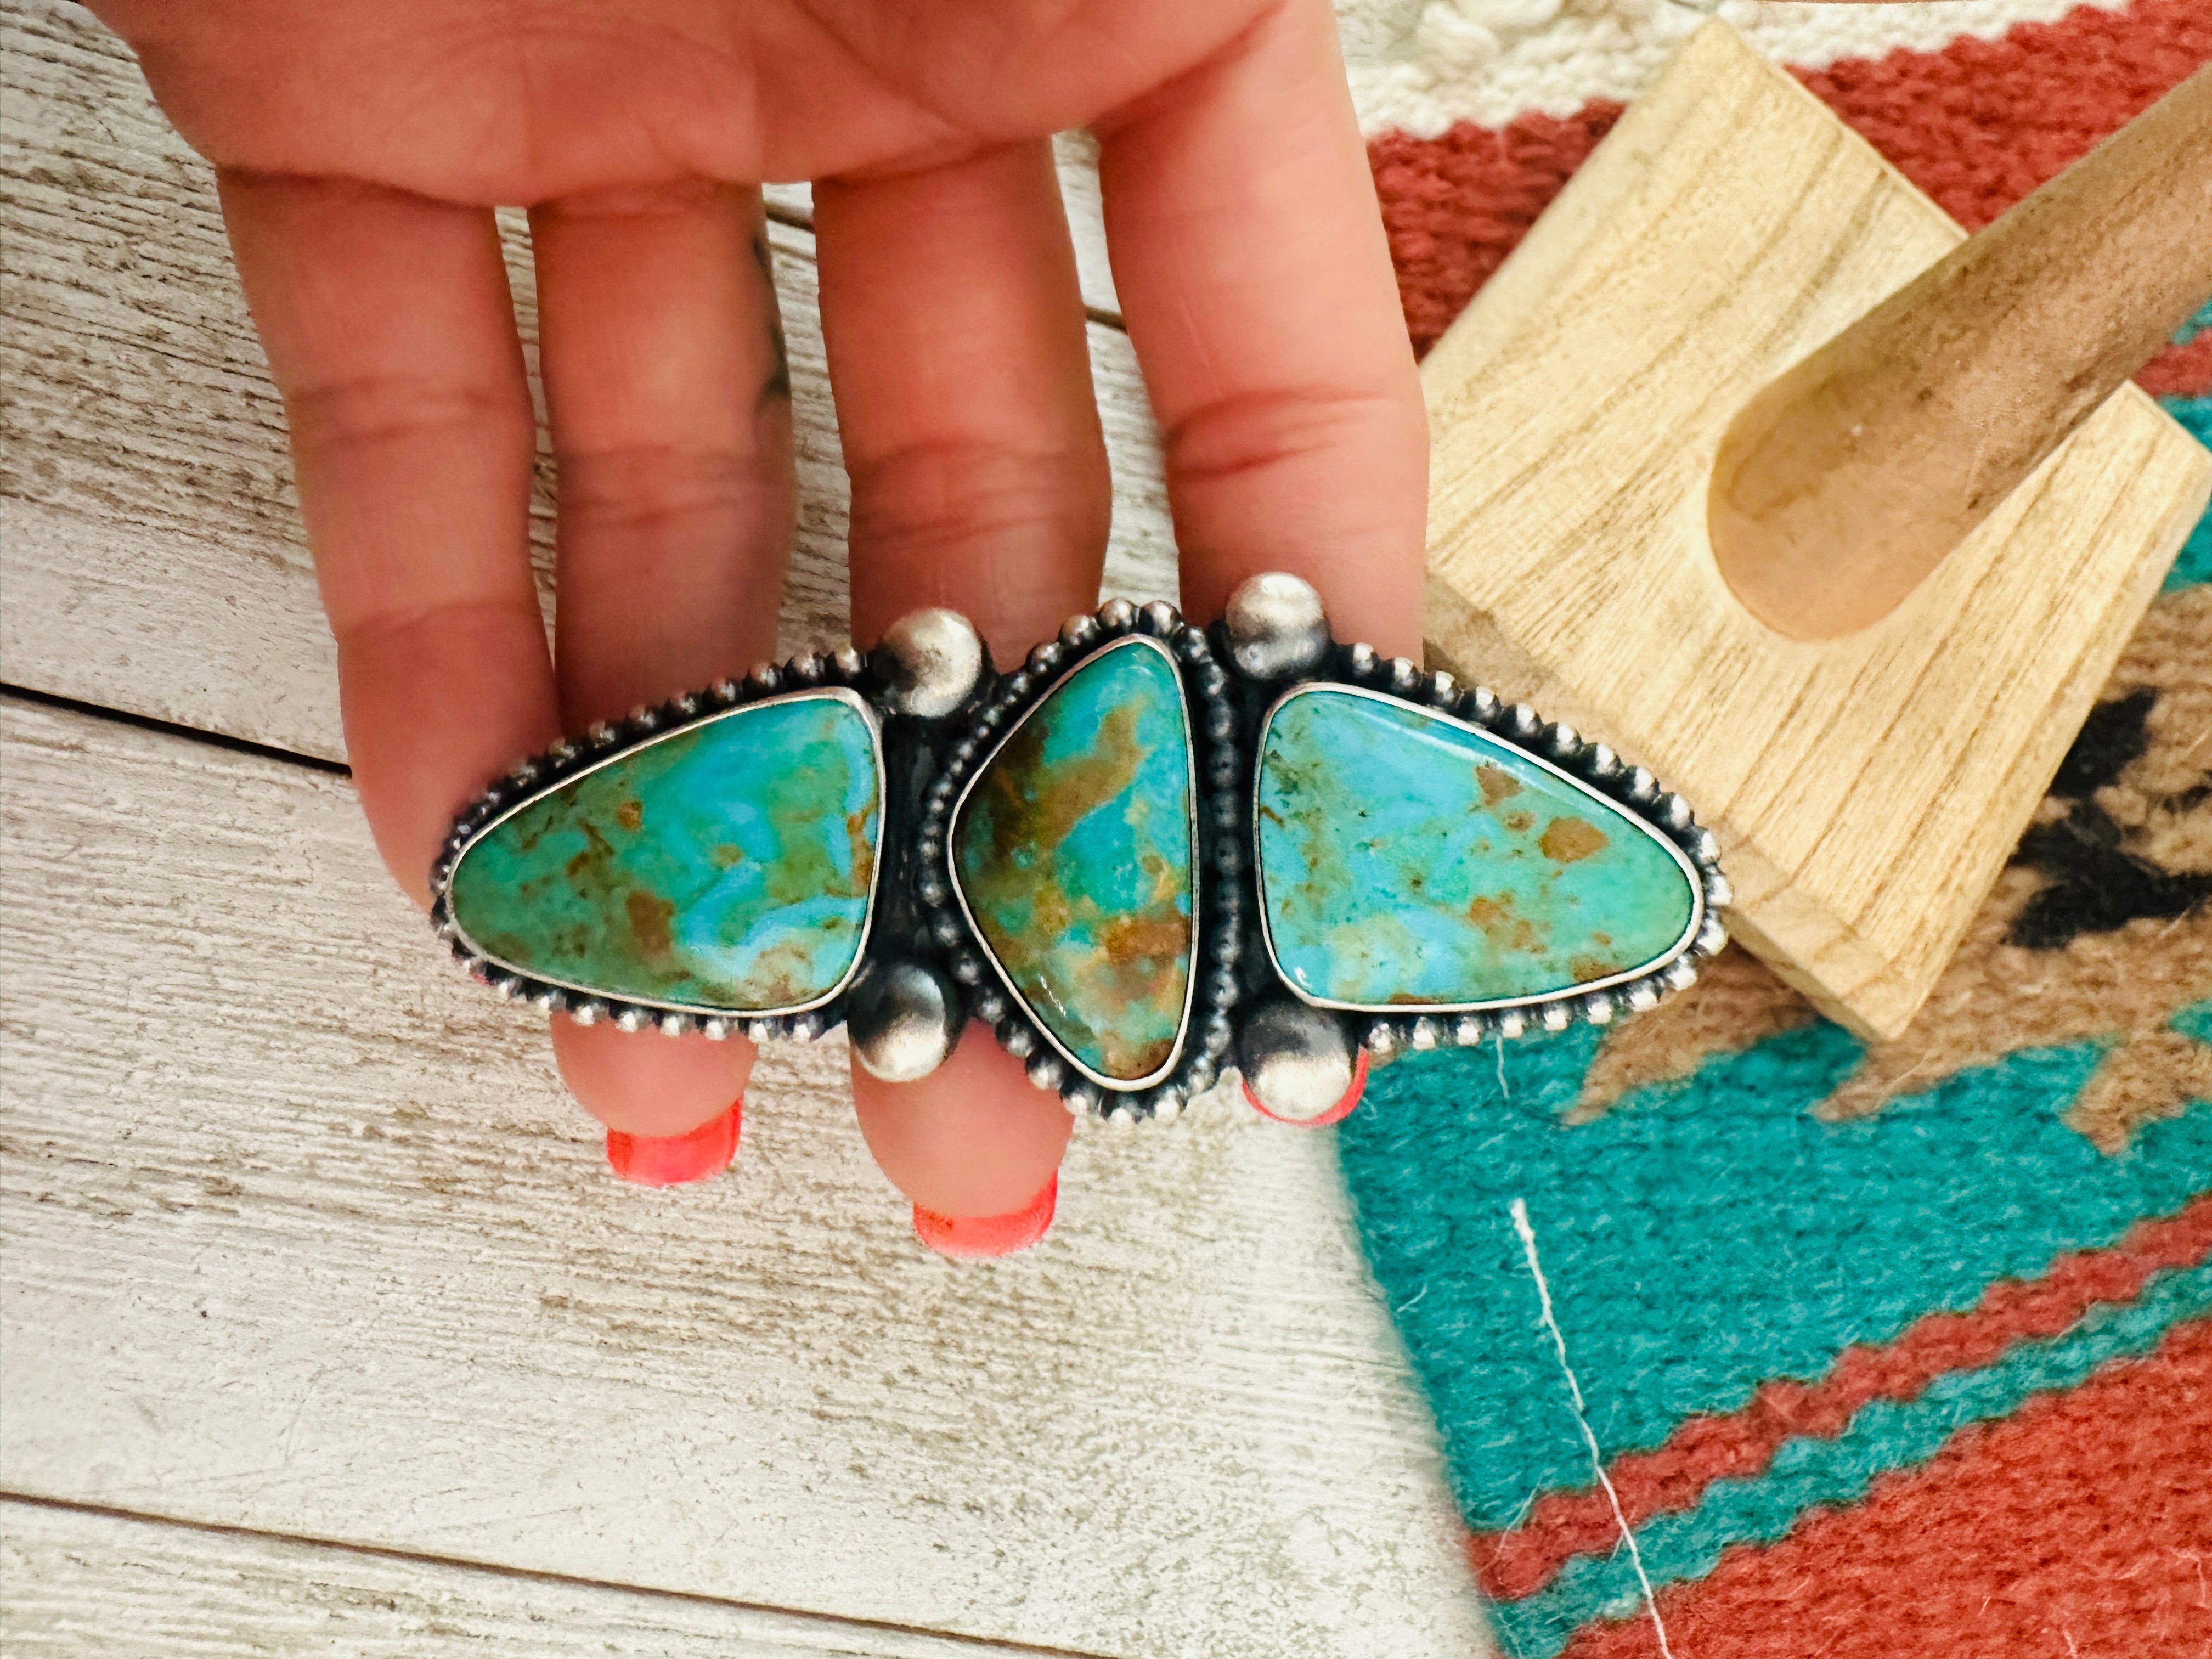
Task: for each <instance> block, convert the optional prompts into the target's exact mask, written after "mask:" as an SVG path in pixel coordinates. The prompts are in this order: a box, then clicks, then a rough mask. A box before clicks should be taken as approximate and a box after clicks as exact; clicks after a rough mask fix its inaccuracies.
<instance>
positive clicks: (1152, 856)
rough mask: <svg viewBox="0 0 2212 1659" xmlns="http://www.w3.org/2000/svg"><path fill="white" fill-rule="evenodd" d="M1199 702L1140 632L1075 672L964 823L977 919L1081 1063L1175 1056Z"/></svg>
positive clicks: (981, 781)
mask: <svg viewBox="0 0 2212 1659" xmlns="http://www.w3.org/2000/svg"><path fill="white" fill-rule="evenodd" d="M1190 752H1191V744H1190V717H1189V714H1188V709H1187V708H1186V706H1185V702H1184V697H1183V690H1182V680H1181V678H1179V676H1178V675H1177V673H1176V668H1175V665H1174V663H1173V662H1172V661H1171V660H1170V659H1169V658H1168V656H1167V654H1166V653H1165V652H1164V651H1162V650H1161V649H1160V648H1159V647H1157V646H1156V645H1154V644H1153V643H1152V641H1149V640H1145V639H1130V640H1127V641H1123V642H1122V643H1121V644H1119V645H1116V646H1114V647H1110V648H1109V649H1107V650H1105V651H1103V652H1101V653H1099V654H1098V655H1097V656H1096V657H1093V658H1091V659H1090V660H1089V661H1088V662H1085V664H1083V665H1081V666H1080V667H1079V668H1077V669H1076V670H1075V671H1073V673H1071V674H1070V675H1069V676H1068V677H1067V678H1066V680H1065V681H1063V682H1062V683H1061V684H1060V685H1059V686H1058V687H1057V688H1056V689H1055V690H1054V691H1052V693H1051V694H1050V695H1049V696H1047V697H1046V698H1045V700H1044V701H1043V702H1041V703H1039V704H1038V705H1037V706H1036V708H1034V709H1033V710H1031V711H1030V714H1029V717H1028V718H1027V719H1026V720H1024V722H1023V723H1022V724H1021V725H1020V726H1018V728H1016V730H1015V731H1014V732H1013V733H1012V736H1010V737H1009V738H1007V739H1006V742H1005V744H1003V745H1002V746H1001V747H1000V750H999V751H998V753H997V754H996V755H995V756H994V757H992V759H991V760H990V762H989V763H988V764H987V765H986V766H985V767H984V769H982V771H981V773H980V774H979V775H978V776H977V778H976V781H975V785H974V786H973V788H972V789H971V791H970V793H969V795H968V797H967V799H966V800H965V801H964V802H963V805H962V806H961V809H960V812H959V815H958V817H957V818H956V819H955V821H954V823H953V830H952V847H951V851H952V869H953V875H954V878H955V881H956V883H957V885H958V888H959V890H960V896H961V899H962V901H963V903H965V905H966V906H967V908H968V912H969V915H970V916H972V917H973V918H974V920H975V927H976V928H977V931H978V932H980V933H981V934H982V936H983V939H984V941H985V943H986V944H987V945H988V946H989V947H990V951H991V954H992V955H993V956H994V957H995V958H996V959H997V961H998V963H999V965H1000V968H1001V969H1003V970H1004V972H1005V974H1006V978H1007V980H1008V981H1009V982H1010V984H1011V985H1012V989H1013V990H1014V993H1015V994H1016V995H1018V996H1019V997H1020V998H1021V999H1022V1000H1023V1001H1024V1003H1025V1004H1027V1005H1028V1006H1029V1008H1030V1012H1032V1013H1034V1014H1035V1015H1036V1018H1037V1020H1038V1022H1039V1023H1040V1024H1042V1025H1043V1026H1044V1027H1045V1029H1046V1030H1048V1031H1049V1032H1050V1033H1051V1034H1052V1036H1053V1037H1054V1040H1055V1041H1056V1042H1058V1043H1059V1044H1060V1046H1061V1047H1062V1048H1064V1049H1065V1050H1066V1052H1067V1053H1068V1054H1070V1055H1072V1056H1073V1058H1074V1059H1075V1060H1078V1061H1079V1063H1080V1064H1081V1065H1082V1066H1085V1067H1087V1068H1088V1069H1089V1070H1090V1071H1091V1073H1094V1074H1096V1075H1097V1076H1099V1077H1102V1078H1106V1079H1112V1080H1114V1081H1115V1082H1118V1083H1123V1084H1132V1083H1140V1082H1142V1081H1145V1080H1146V1079H1150V1078H1152V1077H1153V1076H1155V1075H1157V1074H1158V1073H1161V1072H1163V1071H1164V1070H1165V1069H1166V1068H1167V1067H1168V1066H1170V1065H1171V1064H1172V1063H1173V1061H1174V1060H1175V1058H1176V1054H1177V1053H1178V1051H1179V1049H1180V1048H1181V1043H1182V1030H1183V1024H1184V1021H1185V1018H1186V1010H1187V1007H1188V1002H1189V997H1190V983H1191V956H1192V948H1193V944H1194V936H1193V923H1192V916H1193V895H1194V859H1193V849H1192V833H1191V800H1192V794H1191V792H1192V788H1193V780H1192V777H1191V760H1190Z"/></svg>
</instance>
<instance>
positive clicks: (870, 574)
mask: <svg viewBox="0 0 2212 1659" xmlns="http://www.w3.org/2000/svg"><path fill="white" fill-rule="evenodd" d="M814 222H815V232H816V236H817V247H818V250H819V255H820V258H821V261H822V312H823V334H824V336H825V337H826V340H827V343H828V346H829V365H830V372H831V380H832V383H833V384H834V385H835V386H836V395H837V419H838V427H839V429H840V431H841V433H842V437H843V442H844V447H845V465H846V468H847V470H848V471H849V472H850V473H851V475H852V480H853V528H852V538H851V540H852V562H853V621H854V634H855V636H856V637H857V638H860V639H862V640H868V639H872V638H874V637H875V636H876V635H878V633H880V632H881V631H882V629H883V628H884V625H885V624H886V623H890V621H891V620H892V619H894V618H895V617H897V616H899V615H900V614H902V612H904V611H909V610H912V609H913V608H915V606H917V605H947V606H950V607H951V609H953V610H956V611H960V612H962V613H963V615H965V616H967V617H969V618H971V619H972V620H973V621H974V622H975V624H976V627H977V628H978V629H979V630H980V631H981V633H982V635H983V636H984V638H985V639H986V640H987V641H988V642H989V644H990V647H991V649H992V652H993V653H994V655H995V656H996V657H997V659H999V660H1000V661H1002V662H1009V661H1013V660H1016V659H1018V658H1019V657H1020V656H1021V655H1022V654H1023V653H1026V652H1027V651H1028V649H1029V647H1030V646H1031V645H1033V644H1034V643H1036V641H1039V640H1042V639H1046V638H1048V637H1050V636H1051V635H1053V634H1054V632H1055V631H1056V630H1057V629H1059V627H1060V623H1062V622H1063V621H1064V620H1066V617H1068V615H1069V614H1070V613H1072V612H1073V611H1083V610H1088V609H1089V608H1090V607H1091V606H1092V605H1095V604H1097V598H1098V580H1099V574H1100V572H1101V570H1102V568H1103V562H1104V558H1105V548H1106V532H1107V526H1108V520H1109V517H1110V514H1111V512H1112V504H1113V493H1112V483H1111V480H1110V478H1109V476H1108V472H1107V467H1106V449H1105V444H1104V441H1103V439H1102V437H1101V436H1100V433H1099V426H1098V413H1097V404H1096V403H1095V402H1094V400H1093V397H1092V393H1091V369H1090V356H1089V349H1088V345H1087V342H1086V338H1085V319H1084V313H1083V300H1082V293H1081V290H1080V289H1079V286H1078V284H1077V280H1076V272H1075V258H1074V254H1073V251H1072V250H1071V247H1070V246H1069V242H1068V238H1067V227H1066V220H1065V219H1064V217H1063V216H1062V214H1061V210H1060V193H1059V186H1058V184H1057V182H1056V180H1055V179H1054V173H1053V169H1052V160H1051V154H1050V151H1049V149H1048V147H1047V146H1045V145H1043V144H1042V143H1035V144H1021V145H1015V146H1010V147H1006V148H1000V149H990V150H987V151H984V152H981V153H979V154H976V155H969V156H968V157H966V158H964V159H962V160H960V161H955V162H952V163H951V164H949V165H946V166H944V167H937V168H933V169H932V170H929V171H927V172H923V173H906V174H902V175H899V176H897V177H893V178H881V179H844V180H825V181H823V182H820V183H817V185H816V186H815V191H814ZM853 1091H854V1101H855V1103H856V1105H857V1107H858V1109H859V1112H860V1128H861V1132H862V1133H864V1134H865V1135H866V1137H867V1140H868V1146H869V1149H870V1150H871V1151H872V1152H874V1154H875V1156H876V1159H877V1161H878V1163H879V1164H882V1166H883V1169H884V1174H886V1175H887V1176H890V1179H891V1181H892V1182H894V1183H895V1184H896V1186H897V1187H898V1188H900V1189H901V1190H902V1191H903V1192H904V1193H905V1194H907V1195H908V1197H909V1198H911V1199H913V1200H914V1201H915V1204H916V1205H918V1206H921V1208H922V1209H924V1210H927V1211H930V1212H935V1213H937V1214H938V1215H939V1216H951V1217H972V1216H995V1215H1000V1214H1004V1213H1006V1212H1013V1211H1018V1210H1022V1209H1024V1208H1026V1207H1027V1206H1030V1203H1031V1202H1032V1200H1035V1199H1036V1197H1037V1195H1038V1194H1039V1192H1040V1191H1041V1189H1042V1188H1043V1187H1044V1186H1045V1184H1046V1183H1047V1182H1048V1181H1050V1180H1051V1179H1052V1174H1053V1171H1054V1170H1055V1169H1056V1168H1057V1167H1058V1165H1059V1162H1060V1154H1061V1152H1063V1151H1064V1150H1065V1148H1066V1143H1067V1136H1068V1133H1069V1121H1068V1115H1067V1112H1066V1109H1065V1108H1064V1107H1063V1106H1062V1105H1061V1103H1060V1101H1059V1100H1058V1099H1057V1098H1055V1097H1053V1096H1051V1095H1048V1094H1045V1093H1043V1092H1042V1091H1038V1090H1036V1089H1035V1088H1032V1087H1031V1086H1030V1084H1029V1083H1028V1081H1027V1079H1025V1078H1024V1075H1023V1073H1022V1069H1021V1067H1020V1066H1019V1065H1018V1064H1017V1063H1016V1062H1015V1061H1014V1060H1012V1057H1011V1056H1008V1055H1006V1054H1003V1053H1002V1052H1000V1050H999V1049H998V1048H997V1047H996V1046H995V1045H994V1043H992V1042H990V1040H989V1038H988V1036H987V1033H985V1032H982V1031H980V1030H971V1031H970V1032H969V1034H968V1036H967V1037H966V1038H965V1040H963V1042H962V1043H961V1045H960V1047H959V1048H958V1050H957V1052H956V1053H955V1054H953V1056H952V1057H951V1060H948V1061H947V1062H946V1064H945V1066H942V1067H941V1068H939V1071H938V1072H936V1073H934V1074H933V1075H932V1076H930V1077H928V1078H927V1079H923V1080H922V1081H921V1082H919V1083H912V1084H903V1085H890V1084H885V1083H882V1082H880V1081H878V1079H874V1078H872V1077H870V1076H868V1075H867V1074H866V1073H862V1072H858V1071H856V1072H855V1073H854V1079H853Z"/></svg>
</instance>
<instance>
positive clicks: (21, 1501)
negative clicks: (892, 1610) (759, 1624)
mask: <svg viewBox="0 0 2212 1659" xmlns="http://www.w3.org/2000/svg"><path fill="white" fill-rule="evenodd" d="M11 1506H12V1507H20V1508H21V1509H27V1510H40V1511H44V1512H46V1513H48V1514H52V1515H58V1516H73V1517H79V1518H82V1519H85V1520H90V1521H105V1522H123V1523H126V1524H130V1525H135V1526H147V1527H157V1528H163V1529H165V1530H167V1531H169V1532H172V1533H175V1534H183V1535H185V1536H189V1537H196V1538H204V1539H221V1540H225V1541H239V1542H245V1543H251V1544H263V1545H274V1546H277V1547H284V1548H287V1549H294V1550H301V1551H319V1552H324V1553H329V1554H331V1555H335V1556H344V1557H349V1558H356V1559H362V1560H365V1561H374V1562H380V1563H385V1564H388V1565H393V1566H398V1567H403V1568H411V1569H414V1570H416V1571H425V1572H438V1573H459V1574H463V1575H469V1576H473V1577H482V1578H486V1579H493V1580H498V1581H501V1582H504V1583H516V1584H533V1585H543V1586H547V1587H553V1588H558V1589H571V1590H586V1591H593V1592H599V1593H603V1594H610V1595H618V1596H623V1597H626V1598H629V1597H635V1598H637V1599H640V1600H643V1601H659V1602H665V1603H669V1604H672V1605H676V1606H681V1607H696V1608H703V1609H708V1610H712V1611H717V1612H724V1613H752V1614H757V1615H765V1616H767V1617H769V1618H773V1619H775V1620H791V1621H793V1623H794V1624H796V1625H799V1626H814V1627H817V1628H818V1629H819V1630H820V1631H821V1632H823V1634H824V1635H825V1636H826V1637H829V1638H831V1640H832V1641H833V1642H834V1643H835V1645H831V1643H830V1642H825V1643H824V1644H823V1650H822V1651H823V1654H824V1655H825V1656H827V1655H829V1654H833V1653H835V1654H848V1653H855V1652H857V1651H860V1650H856V1649H855V1648H854V1647H853V1646H851V1645H849V1644H852V1643H854V1641H855V1640H856V1639H865V1638H867V1637H870V1636H875V1637H890V1638H908V1639H909V1640H911V1641H914V1642H919V1643H921V1644H925V1650H927V1651H942V1652H944V1653H945V1654H946V1655H947V1656H951V1655H953V1654H960V1653H965V1654H973V1655H979V1656H989V1655H994V1654H1004V1655H1009V1656H1012V1655H1019V1656H1022V1659H1104V1656H1101V1655H1098V1654H1097V1653H1095V1652H1094V1651H1092V1650H1089V1649H1084V1648H1065V1647H1043V1646H1039V1645H1037V1644H1035V1643H1028V1642H1006V1641H999V1640H994V1639H993V1638H988V1637H980V1636H962V1635H960V1634H958V1633H957V1632H948V1631H941V1630H932V1629H929V1628H927V1626H920V1625H902V1624H896V1623H892V1622H890V1621H888V1620H874V1619H846V1618H840V1617H837V1616H835V1615H831V1614H826V1613H806V1612H803V1611H800V1610H798V1609H794V1608H791V1607H775V1606H772V1605H770V1604H768V1603H764V1602H758V1601H738V1600H734V1599H732V1598H730V1597H726V1596H719V1595H705V1594H702V1593H701V1592H699V1591H696V1590H678V1589H655V1588H654V1587H653V1586H652V1585H649V1584H629V1583H620V1582H618V1581H617V1580H614V1579H607V1578H591V1577H583V1576H580V1575H578V1574H574V1573H562V1572H546V1571H539V1570H538V1569H534V1568H530V1567H513V1566H506V1565H501V1564H500V1563H498V1562H495V1561H475V1560H471V1559H467V1558H466V1557H464V1556H453V1555H440V1554H436V1553H432V1552H428V1551H422V1550H400V1549H391V1548H387V1547H382V1546H379V1545H374V1544H357V1543H350V1542H348V1541H345V1540H343V1539H337V1538H315V1537H307V1536H304V1535H302V1534H297V1533H286V1532H270V1531H267V1530H264V1529H263V1528H258V1527H241V1526H234V1525H228V1524H225V1523H222V1522H210V1521H195V1520H191V1519H188V1518H185V1517H183V1516H170V1515H161V1514H158V1513H155V1512H153V1511H150V1510H136V1509H128V1508H122V1507H118V1506H117V1505H113V1504H88V1503H82V1502H79V1501H77V1500H75V1499H70V1498H47V1497H43V1496H41V1495H40V1494H38V1493H35V1492H11V1491H9V1490H6V1489H5V1488H0V1517H4V1516H5V1511H6V1510H8V1509H9V1508H10V1507H11ZM14 1534H15V1528H13V1527H0V1537H8V1538H12V1537H13V1536H14ZM5 1633H6V1631H5V1626H0V1634H5ZM869 1645H870V1646H871V1647H875V1646H877V1644H873V1643H871V1644H869ZM901 1645H902V1646H903V1645H905V1644H903V1643H902V1644H901Z"/></svg>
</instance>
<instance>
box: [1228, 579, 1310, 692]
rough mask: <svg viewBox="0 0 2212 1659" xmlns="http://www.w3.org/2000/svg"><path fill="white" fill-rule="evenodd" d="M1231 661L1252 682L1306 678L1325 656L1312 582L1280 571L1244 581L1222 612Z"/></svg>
mask: <svg viewBox="0 0 2212 1659" xmlns="http://www.w3.org/2000/svg"><path fill="white" fill-rule="evenodd" d="M1221 626H1222V631H1223V632H1224V633H1225V634H1226V635H1228V637H1229V655H1230V659H1231V661H1233V662H1235V663H1236V665H1237V667H1238V668H1240V669H1242V670H1243V671H1244V672H1245V673H1247V674H1249V675H1250V676H1251V677H1252V678H1254V679H1255V680H1280V679H1288V678H1291V676H1292V675H1295V674H1310V673H1311V672H1313V671H1314V670H1315V669H1316V668H1318V667H1320V666H1321V665H1322V659H1324V658H1326V657H1327V656H1328V646H1329V638H1328V613H1327V612H1326V611H1324V610H1323V609H1322V602H1321V595H1320V594H1319V593H1317V592H1315V591H1314V586H1313V584H1312V583H1310V582H1306V581H1301V580H1298V578H1297V577H1296V576H1293V575H1291V574H1288V573H1286V572H1285V571H1280V570H1270V571H1267V572H1265V573H1264V574H1261V575H1257V576H1252V577H1249V578H1247V579H1246V580H1244V581H1243V582H1240V583H1239V584H1237V591H1236V592H1233V593H1231V595H1230V596H1229V607H1228V609H1227V610H1225V611H1223V612H1222V614H1221Z"/></svg>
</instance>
